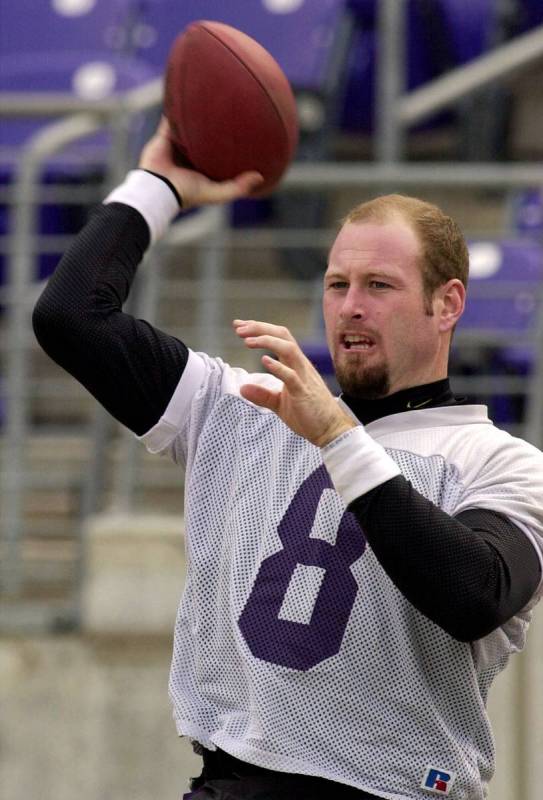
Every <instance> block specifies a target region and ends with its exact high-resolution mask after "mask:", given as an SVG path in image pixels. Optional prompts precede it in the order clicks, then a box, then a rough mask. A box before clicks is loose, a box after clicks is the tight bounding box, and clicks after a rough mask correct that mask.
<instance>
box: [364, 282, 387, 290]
mask: <svg viewBox="0 0 543 800" xmlns="http://www.w3.org/2000/svg"><path fill="white" fill-rule="evenodd" d="M369 285H370V286H371V288H372V289H391V288H392V287H391V285H390V283H385V282H384V281H370V284H369Z"/></svg>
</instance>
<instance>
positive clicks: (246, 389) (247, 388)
mask: <svg viewBox="0 0 543 800" xmlns="http://www.w3.org/2000/svg"><path fill="white" fill-rule="evenodd" d="M239 392H240V394H241V396H242V397H244V398H245V400H249V401H250V402H251V403H254V404H255V405H257V406H262V408H269V409H270V410H271V411H276V410H277V409H278V408H279V392H272V391H270V389H266V388H265V387H264V386H256V385H255V384H252V383H246V384H244V385H243V386H241V387H240V390H239Z"/></svg>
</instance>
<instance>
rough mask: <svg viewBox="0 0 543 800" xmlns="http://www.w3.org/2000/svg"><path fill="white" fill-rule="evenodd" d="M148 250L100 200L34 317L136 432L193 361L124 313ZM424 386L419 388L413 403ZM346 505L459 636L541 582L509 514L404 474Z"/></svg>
mask: <svg viewBox="0 0 543 800" xmlns="http://www.w3.org/2000/svg"><path fill="white" fill-rule="evenodd" d="M148 245H149V232H148V229H147V225H146V223H145V222H144V220H143V218H142V217H141V215H140V214H139V213H138V212H137V211H135V210H133V209H131V208H129V207H128V206H125V205H123V204H120V203H112V204H110V205H107V206H102V207H100V209H98V211H97V212H96V214H95V215H94V216H93V218H92V219H91V221H90V222H89V223H88V225H87V226H86V227H85V228H84V230H83V231H82V232H81V233H80V234H79V236H78V237H77V238H76V240H75V241H74V243H73V244H72V246H71V247H70V248H69V249H68V251H67V252H66V254H65V255H64V257H63V259H62V260H61V262H60V264H59V266H58V267H57V270H56V272H55V274H54V276H53V277H52V278H51V280H50V281H49V284H48V286H47V288H46V289H45V291H44V292H43V294H42V296H41V298H40V299H39V301H38V303H37V305H36V308H35V310H34V315H33V324H34V330H35V333H36V336H37V338H38V341H39V342H40V344H41V346H42V347H43V349H44V350H45V351H46V352H47V353H48V354H49V355H50V356H51V358H53V359H54V360H55V361H57V363H59V364H60V365H61V366H62V367H63V368H64V369H66V370H67V371H68V372H70V373H71V374H72V375H73V376H74V377H75V378H76V379H77V380H78V381H79V382H80V383H82V384H83V385H84V386H85V387H86V388H87V389H88V390H89V391H90V392H91V393H92V394H93V395H94V397H95V398H96V399H97V400H98V401H99V402H100V403H101V404H102V405H103V406H104V407H105V408H106V409H107V410H108V411H109V412H110V413H111V414H112V415H113V416H114V417H116V419H118V420H119V421H120V422H121V423H123V424H124V425H126V426H127V427H128V428H130V429H131V430H133V431H134V432H135V433H137V434H138V435H141V434H143V433H145V432H146V431H148V430H149V429H150V428H152V427H153V425H155V423H156V422H157V421H158V420H159V419H160V417H161V416H162V414H163V412H164V411H165V409H166V407H167V405H168V403H169V401H170V399H171V396H172V394H173V392H174V390H175V387H176V386H177V383H178V381H179V379H180V377H181V374H182V372H183V369H184V367H185V365H186V363H187V358H188V350H187V348H186V346H185V345H184V344H183V343H182V342H180V341H179V340H177V339H175V338H174V337H172V336H170V335H168V334H166V333H164V332H162V331H160V330H158V329H156V328H154V327H153V326H151V325H149V323H147V322H145V321H143V320H137V319H135V318H134V317H132V316H130V315H128V314H125V313H124V312H123V311H122V305H123V303H124V302H125V300H126V298H127V296H128V293H129V290H130V286H131V284H132V281H133V279H134V276H135V274H136V270H137V266H138V264H139V263H140V261H141V259H142V257H143V254H144V252H145V250H146V248H147V247H148ZM438 388H439V390H440V391H439V392H438V394H437V396H436V397H435V398H434V400H432V401H431V402H428V407H430V406H431V405H447V404H449V403H450V402H451V400H450V396H449V394H448V392H447V390H446V387H443V386H441V385H440V386H439V387H438ZM420 391H421V387H418V388H417V389H415V390H414V392H416V395H415V396H416V398H417V401H418V400H419V399H420ZM385 401H386V402H383V405H382V408H379V407H378V404H379V403H380V401H375V407H374V408H372V409H369V410H368V413H370V415H371V417H372V418H374V419H375V418H377V417H379V416H383V415H386V414H387V413H391V410H390V405H391V398H385ZM392 402H393V400H392ZM362 421H365V420H364V419H363V420H362ZM366 421H367V420H366ZM350 510H352V511H353V513H354V514H355V515H356V517H357V519H358V520H359V522H360V524H361V526H362V528H363V530H364V534H365V535H366V537H367V539H368V541H369V543H370V545H371V547H372V549H373V551H374V553H375V555H376V557H377V558H378V559H379V561H380V563H381V565H382V566H383V569H384V570H385V571H386V572H387V574H388V575H389V577H390V578H391V580H392V581H393V582H394V583H395V585H396V586H397V587H398V588H399V589H400V591H402V593H403V594H404V595H405V597H406V598H407V599H408V600H409V601H410V602H411V603H412V604H413V605H414V606H415V607H416V608H418V609H419V610H420V611H421V612H422V613H423V614H425V615H426V616H427V617H428V618H429V619H431V620H433V621H434V622H436V623H437V624H438V625H440V626H441V627H442V628H443V629H444V630H445V631H447V632H448V633H449V634H450V635H451V636H454V637H455V638H457V639H459V640H463V641H471V640H474V639H478V638H481V637H482V636H484V635H486V634H488V633H489V632H491V631H492V630H494V629H495V628H497V627H499V625H501V624H503V622H505V621H506V620H507V619H509V618H510V617H512V616H513V615H514V614H516V613H517V612H518V611H519V610H520V609H521V608H522V607H523V606H524V605H525V604H526V603H527V602H528V600H529V599H530V597H531V596H532V595H533V592H534V591H535V589H536V587H537V584H538V582H539V579H540V566H539V560H538V557H537V554H536V552H535V549H534V548H533V546H532V544H531V543H530V542H529V540H528V538H527V537H526V535H525V534H524V533H523V532H522V531H520V530H519V529H518V528H517V527H516V526H515V525H513V524H512V523H511V522H510V521H509V520H507V519H505V518H504V517H502V516H501V515H499V514H497V513H495V512H493V511H487V510H483V509H474V510H472V511H464V512H462V513H461V514H460V515H459V516H458V517H457V518H453V517H450V516H449V515H448V514H446V513H445V512H443V511H441V510H440V509H438V508H437V507H436V506H434V505H433V504H432V503H431V502H430V501H429V500H427V499H426V498H425V497H423V496H422V495H420V494H419V493H418V492H416V491H415V490H414V489H413V487H412V486H411V484H409V483H408V481H406V480H405V478H403V477H402V476H399V477H397V478H394V479H392V480H390V481H387V482H386V483H384V484H382V485H381V486H378V487H377V488H376V489H373V490H372V491H371V492H368V493H367V494H365V495H364V496H362V497H360V498H358V499H357V500H355V501H354V502H353V503H352V504H351V506H350Z"/></svg>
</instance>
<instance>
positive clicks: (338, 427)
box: [313, 419, 357, 448]
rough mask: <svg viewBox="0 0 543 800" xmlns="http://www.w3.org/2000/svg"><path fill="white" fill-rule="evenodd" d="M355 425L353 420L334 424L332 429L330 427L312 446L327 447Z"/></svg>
mask: <svg viewBox="0 0 543 800" xmlns="http://www.w3.org/2000/svg"><path fill="white" fill-rule="evenodd" d="M356 427H357V423H356V422H355V421H354V420H350V419H347V420H342V421H341V422H339V423H336V424H335V425H333V426H332V427H330V428H329V429H328V430H327V431H326V433H324V434H323V435H322V436H320V437H319V438H318V439H317V440H316V441H314V442H313V444H315V445H317V447H321V448H322V447H327V446H328V445H329V444H331V443H332V442H333V441H335V440H336V439H338V438H339V437H340V436H342V434H344V433H347V432H348V431H350V430H351V429H352V428H356Z"/></svg>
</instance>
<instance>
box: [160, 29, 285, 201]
mask: <svg viewBox="0 0 543 800" xmlns="http://www.w3.org/2000/svg"><path fill="white" fill-rule="evenodd" d="M164 113H165V115H166V117H167V119H168V121H169V123H170V127H171V130H172V135H173V141H174V146H175V148H176V150H177V155H178V156H179V161H180V163H186V164H189V165H191V166H192V167H193V168H194V169H196V170H198V171H199V172H202V173H203V174H205V175H206V176H207V177H209V178H212V179H213V180H218V181H222V180H228V179H230V178H234V177H235V176H236V175H238V174H239V173H240V172H244V171H245V170H257V171H258V172H260V173H261V174H262V176H263V177H264V182H263V183H262V184H260V185H259V187H258V188H257V189H256V191H255V192H254V195H255V196H261V195H265V194H269V193H270V192H271V191H272V190H273V189H274V188H275V187H276V186H277V184H278V183H279V181H280V180H281V177H282V176H283V174H284V172H285V170H286V169H287V167H288V165H289V164H290V162H291V160H292V158H293V156H294V153H295V150H296V145H297V142H298V117H297V111H296V101H295V99H294V95H293V92H292V89H291V87H290V84H289V82H288V80H287V78H286V76H285V74H284V73H283V71H282V69H281V67H280V66H279V64H278V63H277V62H276V61H275V59H274V58H273V57H272V56H271V55H270V54H269V53H268V51H267V50H265V49H264V48H263V47H262V46H261V45H260V44H259V43H258V42H256V41H255V40H254V39H252V38H251V37H250V36H247V35H246V34H245V33H242V32H241V31H239V30H237V29H236V28H233V27H231V26H230V25H225V24H223V23H220V22H209V21H205V20H204V21H198V22H193V23H191V24H190V25H189V26H188V27H187V28H186V29H185V30H184V31H183V32H182V33H181V34H180V35H179V36H178V37H177V38H176V39H175V41H174V43H173V45H172V48H171V50H170V54H169V57H168V62H167V68H166V77H165V90H164Z"/></svg>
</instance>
